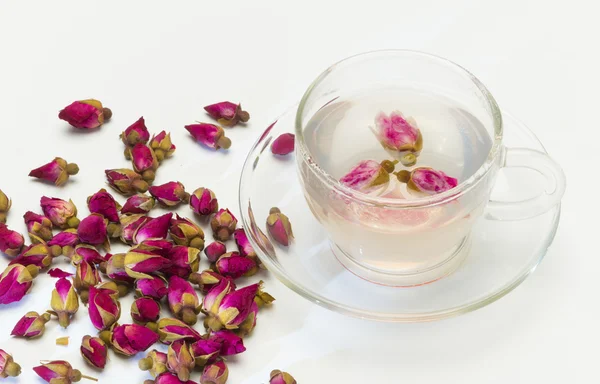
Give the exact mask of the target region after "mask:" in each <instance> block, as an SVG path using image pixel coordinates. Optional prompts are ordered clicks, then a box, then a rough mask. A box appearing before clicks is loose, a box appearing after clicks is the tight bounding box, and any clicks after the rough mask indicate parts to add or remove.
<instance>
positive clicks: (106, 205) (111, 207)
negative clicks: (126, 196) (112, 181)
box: [87, 188, 121, 223]
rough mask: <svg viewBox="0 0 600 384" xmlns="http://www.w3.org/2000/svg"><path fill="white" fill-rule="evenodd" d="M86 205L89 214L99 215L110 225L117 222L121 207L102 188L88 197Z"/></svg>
mask: <svg viewBox="0 0 600 384" xmlns="http://www.w3.org/2000/svg"><path fill="white" fill-rule="evenodd" d="M87 205H88V208H89V210H90V212H91V213H97V214H100V215H102V216H104V218H105V219H107V220H108V221H110V222H112V223H118V222H119V210H120V209H121V205H120V204H119V203H117V201H116V200H115V198H114V197H113V196H112V195H111V194H110V193H108V192H107V191H106V189H104V188H102V189H101V190H99V191H98V192H96V193H94V194H93V195H92V196H90V197H88V199H87Z"/></svg>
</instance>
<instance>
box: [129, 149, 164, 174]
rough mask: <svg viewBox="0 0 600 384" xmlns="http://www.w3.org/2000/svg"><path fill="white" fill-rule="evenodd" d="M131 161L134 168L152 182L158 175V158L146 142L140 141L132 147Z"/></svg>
mask: <svg viewBox="0 0 600 384" xmlns="http://www.w3.org/2000/svg"><path fill="white" fill-rule="evenodd" d="M131 162H132V164H133V170H134V171H136V172H137V173H139V174H140V175H141V176H142V179H144V180H145V181H147V182H149V183H151V182H153V181H154V177H155V176H156V170H157V169H158V159H157V158H156V155H155V154H154V151H153V150H152V149H151V148H150V147H148V146H147V145H146V144H142V143H138V144H136V145H134V146H133V148H131Z"/></svg>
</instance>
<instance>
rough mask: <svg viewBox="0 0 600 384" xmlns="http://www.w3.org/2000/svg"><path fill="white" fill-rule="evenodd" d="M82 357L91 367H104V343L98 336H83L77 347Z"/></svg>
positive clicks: (106, 353) (105, 355) (105, 356)
mask: <svg viewBox="0 0 600 384" xmlns="http://www.w3.org/2000/svg"><path fill="white" fill-rule="evenodd" d="M79 350H80V352H81V356H82V357H83V359H84V360H85V361H86V362H87V363H88V364H90V365H91V366H93V367H96V368H99V369H104V367H105V366H106V359H107V356H108V348H107V346H106V343H105V342H104V341H102V339H100V338H99V337H92V336H83V339H82V340H81V347H80V348H79Z"/></svg>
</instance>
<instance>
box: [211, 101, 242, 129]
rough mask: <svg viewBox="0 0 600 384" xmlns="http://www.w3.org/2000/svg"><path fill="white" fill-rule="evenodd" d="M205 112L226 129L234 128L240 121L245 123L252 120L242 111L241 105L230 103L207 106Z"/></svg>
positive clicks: (224, 102) (223, 102)
mask: <svg viewBox="0 0 600 384" xmlns="http://www.w3.org/2000/svg"><path fill="white" fill-rule="evenodd" d="M204 110H205V111H206V112H208V114H209V115H210V116H211V117H212V118H213V119H215V120H217V123H219V124H221V125H223V126H225V127H233V126H234V125H236V124H237V123H238V122H240V121H241V122H242V123H245V122H247V121H248V120H250V114H249V113H248V112H246V111H244V110H242V105H241V104H234V103H232V102H229V101H222V102H220V103H216V104H211V105H207V106H206V107H204Z"/></svg>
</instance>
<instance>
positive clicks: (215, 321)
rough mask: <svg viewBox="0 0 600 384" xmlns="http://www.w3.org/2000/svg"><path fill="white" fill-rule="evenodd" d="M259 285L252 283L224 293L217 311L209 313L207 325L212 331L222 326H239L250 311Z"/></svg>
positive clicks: (232, 327)
mask: <svg viewBox="0 0 600 384" xmlns="http://www.w3.org/2000/svg"><path fill="white" fill-rule="evenodd" d="M259 287H260V284H253V285H250V286H248V287H245V288H242V289H239V290H237V291H233V292H231V293H229V294H227V295H225V297H224V298H223V299H222V301H221V303H220V305H219V307H218V309H217V311H216V312H211V313H210V315H211V317H209V319H208V322H207V325H208V326H209V327H210V328H211V329H212V330H213V331H218V330H220V329H222V328H226V329H237V328H239V326H240V325H241V324H242V323H243V322H244V320H245V319H246V318H247V317H248V315H249V314H250V312H251V311H252V305H253V304H254V296H256V293H257V292H258V290H259ZM213 289H216V288H213ZM209 294H210V292H209Z"/></svg>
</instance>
